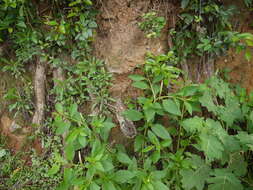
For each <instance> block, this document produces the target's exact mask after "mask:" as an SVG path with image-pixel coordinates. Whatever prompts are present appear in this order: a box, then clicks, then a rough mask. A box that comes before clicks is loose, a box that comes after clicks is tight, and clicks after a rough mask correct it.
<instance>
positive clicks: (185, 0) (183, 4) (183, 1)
mask: <svg viewBox="0 0 253 190" xmlns="http://www.w3.org/2000/svg"><path fill="white" fill-rule="evenodd" d="M189 1H190V0H181V8H182V9H185V8H186V7H187V6H188V4H189Z"/></svg>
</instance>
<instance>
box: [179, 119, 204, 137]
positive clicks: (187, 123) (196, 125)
mask: <svg viewBox="0 0 253 190" xmlns="http://www.w3.org/2000/svg"><path fill="white" fill-rule="evenodd" d="M203 124H204V119H203V118H201V117H197V116H195V117H193V118H189V119H185V120H184V121H183V122H182V123H181V125H182V127H183V128H184V129H185V130H186V131H187V132H189V133H192V134H193V133H195V132H200V131H201V130H202V128H203Z"/></svg>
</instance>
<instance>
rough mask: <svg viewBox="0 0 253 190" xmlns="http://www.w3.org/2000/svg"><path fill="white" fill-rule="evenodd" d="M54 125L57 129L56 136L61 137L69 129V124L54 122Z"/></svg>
mask: <svg viewBox="0 0 253 190" xmlns="http://www.w3.org/2000/svg"><path fill="white" fill-rule="evenodd" d="M54 124H55V125H56V127H57V129H56V135H62V134H63V133H65V132H67V131H68V130H69V128H70V122H64V121H56V122H55V123H54Z"/></svg>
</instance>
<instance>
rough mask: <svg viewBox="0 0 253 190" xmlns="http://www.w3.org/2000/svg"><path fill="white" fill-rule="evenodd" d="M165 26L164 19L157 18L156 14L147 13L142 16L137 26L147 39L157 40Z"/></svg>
mask: <svg viewBox="0 0 253 190" xmlns="http://www.w3.org/2000/svg"><path fill="white" fill-rule="evenodd" d="M165 24H166V20H165V18H164V17H161V16H157V13H156V12H148V13H146V14H143V15H142V21H141V22H140V23H138V26H139V27H140V29H141V30H143V31H144V32H145V34H146V37H147V38H157V37H160V35H161V31H162V29H163V28H164V26H165Z"/></svg>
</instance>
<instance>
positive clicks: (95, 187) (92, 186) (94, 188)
mask: <svg viewBox="0 0 253 190" xmlns="http://www.w3.org/2000/svg"><path fill="white" fill-rule="evenodd" d="M90 190H100V187H99V186H98V184H96V183H95V182H94V181H92V182H91V184H90Z"/></svg>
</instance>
